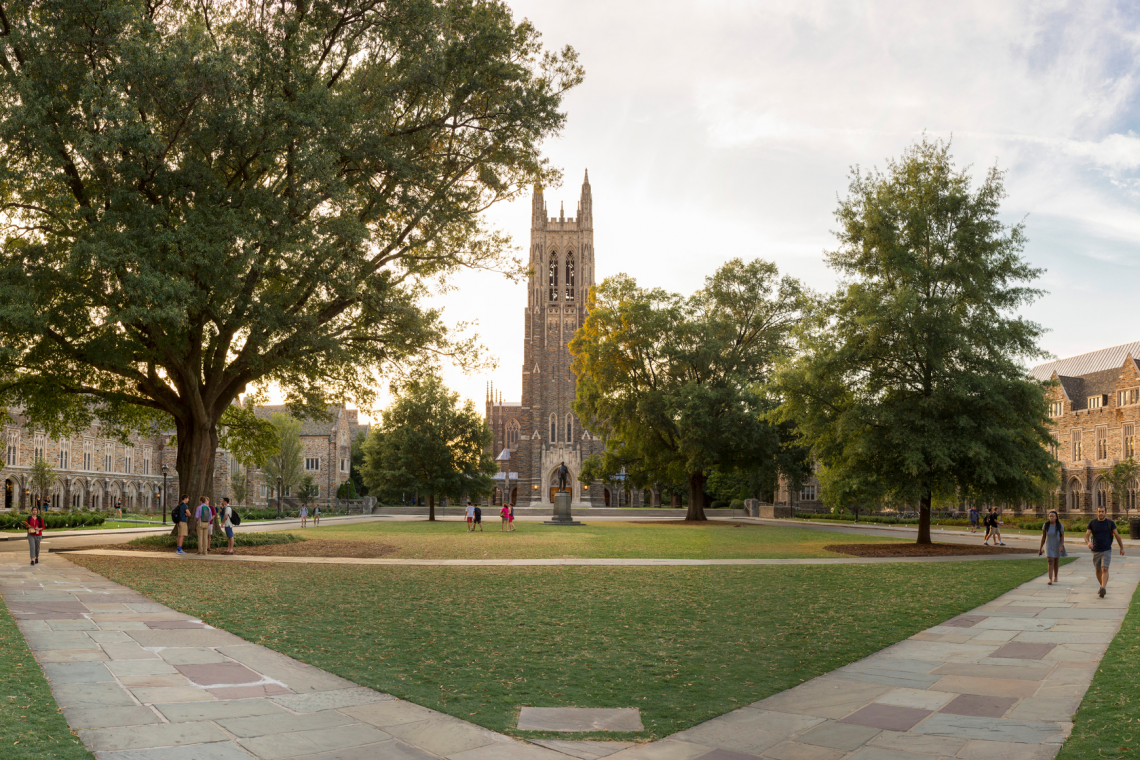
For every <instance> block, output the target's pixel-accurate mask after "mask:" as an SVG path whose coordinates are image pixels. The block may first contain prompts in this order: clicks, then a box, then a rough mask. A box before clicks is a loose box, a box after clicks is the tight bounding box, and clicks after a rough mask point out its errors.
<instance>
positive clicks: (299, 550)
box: [84, 538, 400, 559]
mask: <svg viewBox="0 0 1140 760" xmlns="http://www.w3.org/2000/svg"><path fill="white" fill-rule="evenodd" d="M84 548H90V549H112V550H114V551H136V552H154V551H169V550H164V549H161V548H158V547H155V546H132V545H130V544H107V545H106V546H91V547H84ZM399 550H400V548H399V547H398V546H392V545H391V544H383V543H378V542H376V541H341V540H335V541H334V540H330V539H325V538H310V539H309V540H307V541H300V542H298V543H295V544H269V545H267V546H235V547H234V556H235V557H240V556H243V555H244V556H250V555H254V556H258V557H353V558H356V559H375V558H378V557H390V556H392V555H394V554H396V553H397V552H398V551H399ZM222 551H225V550H224V549H223V550H222ZM210 552H211V553H213V554H217V553H218V549H217V548H216V547H215V548H211V549H210Z"/></svg>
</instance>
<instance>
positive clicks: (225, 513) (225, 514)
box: [222, 496, 234, 554]
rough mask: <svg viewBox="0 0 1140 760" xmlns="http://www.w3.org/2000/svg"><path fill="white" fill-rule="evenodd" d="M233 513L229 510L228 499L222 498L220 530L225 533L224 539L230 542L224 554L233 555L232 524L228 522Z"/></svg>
mask: <svg viewBox="0 0 1140 760" xmlns="http://www.w3.org/2000/svg"><path fill="white" fill-rule="evenodd" d="M232 513H233V511H232V510H231V509H230V497H228V496H223V497H222V530H224V531H225V532H226V538H228V539H229V540H230V545H229V547H228V548H227V549H226V554H233V553H234V524H233V523H232V522H230V515H231V514H232Z"/></svg>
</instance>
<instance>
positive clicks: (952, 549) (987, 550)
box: [823, 544, 1037, 557]
mask: <svg viewBox="0 0 1140 760" xmlns="http://www.w3.org/2000/svg"><path fill="white" fill-rule="evenodd" d="M823 548H824V550H826V551H829V552H836V553H837V554H849V555H851V556H854V557H964V556H972V555H976V554H1036V553H1037V551H1036V550H1035V549H1015V548H1013V547H1011V546H978V545H970V544H828V545H827V546H825V547H823Z"/></svg>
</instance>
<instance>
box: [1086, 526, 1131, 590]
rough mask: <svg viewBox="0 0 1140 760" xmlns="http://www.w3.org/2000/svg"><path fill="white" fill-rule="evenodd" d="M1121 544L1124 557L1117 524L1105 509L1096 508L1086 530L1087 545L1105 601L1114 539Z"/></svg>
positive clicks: (1122, 552)
mask: <svg viewBox="0 0 1140 760" xmlns="http://www.w3.org/2000/svg"><path fill="white" fill-rule="evenodd" d="M1113 537H1115V538H1116V542H1117V543H1118V544H1120V556H1121V557H1123V556H1124V539H1122V538H1121V537H1120V533H1119V532H1118V531H1117V530H1116V523H1114V522H1113V521H1112V520H1109V519H1108V510H1106V509H1105V508H1104V507H1097V508H1096V517H1095V518H1093V520H1092V521H1091V522H1090V523H1089V527H1088V529H1086V530H1085V543H1086V544H1088V545H1089V549H1091V550H1092V553H1093V555H1092V557H1093V568H1094V569H1095V570H1096V579H1097V581H1098V582H1099V583H1100V591H1099V592H1098V593H1099V595H1100V597H1101V598H1102V599H1103V598H1104V595H1105V593H1106V587H1107V586H1108V565H1109V563H1110V562H1112V539H1113Z"/></svg>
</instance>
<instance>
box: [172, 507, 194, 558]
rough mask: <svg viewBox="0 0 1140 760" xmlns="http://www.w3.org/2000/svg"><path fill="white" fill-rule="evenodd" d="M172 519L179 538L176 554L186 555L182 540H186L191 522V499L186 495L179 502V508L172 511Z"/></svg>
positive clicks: (177, 539) (175, 533) (175, 532)
mask: <svg viewBox="0 0 1140 760" xmlns="http://www.w3.org/2000/svg"><path fill="white" fill-rule="evenodd" d="M170 519H171V520H172V521H173V522H174V529H175V530H174V535H175V536H176V537H177V538H176V541H177V544H176V545H175V549H174V553H175V554H185V553H186V552H184V551H182V540H183V539H185V538H186V534H187V533H188V532H189V528H190V525H189V521H190V497H189V496H186V495H185V494H183V495H182V500H181V501H180V502H178V506H176V507H175V508H174V509H172V510H170Z"/></svg>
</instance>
